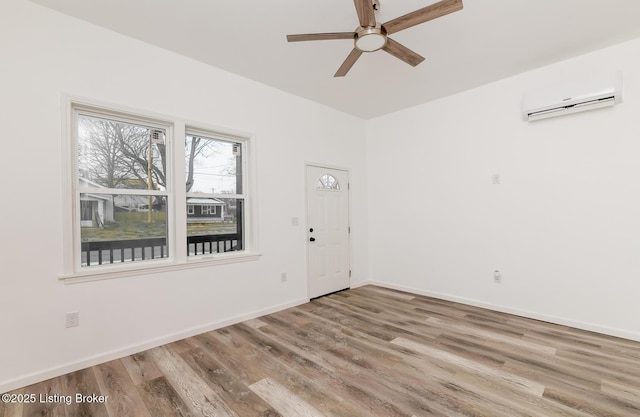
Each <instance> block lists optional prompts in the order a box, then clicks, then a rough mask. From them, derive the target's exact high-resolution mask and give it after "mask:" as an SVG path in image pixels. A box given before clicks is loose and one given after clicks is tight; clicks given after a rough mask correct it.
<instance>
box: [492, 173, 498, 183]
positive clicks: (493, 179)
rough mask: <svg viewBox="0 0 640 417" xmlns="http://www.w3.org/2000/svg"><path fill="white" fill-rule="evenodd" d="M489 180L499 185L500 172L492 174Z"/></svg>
mask: <svg viewBox="0 0 640 417" xmlns="http://www.w3.org/2000/svg"><path fill="white" fill-rule="evenodd" d="M491 182H492V183H493V185H499V184H500V174H493V175H492V176H491Z"/></svg>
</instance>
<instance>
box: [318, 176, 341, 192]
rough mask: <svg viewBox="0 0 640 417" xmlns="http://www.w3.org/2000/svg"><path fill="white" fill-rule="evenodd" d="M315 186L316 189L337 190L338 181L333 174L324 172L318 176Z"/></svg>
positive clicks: (338, 186) (338, 187)
mask: <svg viewBox="0 0 640 417" xmlns="http://www.w3.org/2000/svg"><path fill="white" fill-rule="evenodd" d="M316 188H317V189H318V190H339V189H340V183H339V182H338V180H337V179H336V177H334V176H333V175H329V174H324V175H323V176H321V177H320V178H318V182H317V183H316Z"/></svg>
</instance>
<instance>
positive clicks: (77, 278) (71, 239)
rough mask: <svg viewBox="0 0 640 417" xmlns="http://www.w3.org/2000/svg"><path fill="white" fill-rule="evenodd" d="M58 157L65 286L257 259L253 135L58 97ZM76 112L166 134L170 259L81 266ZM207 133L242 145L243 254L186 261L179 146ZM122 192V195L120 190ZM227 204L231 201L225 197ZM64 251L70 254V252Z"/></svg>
mask: <svg viewBox="0 0 640 417" xmlns="http://www.w3.org/2000/svg"><path fill="white" fill-rule="evenodd" d="M62 109H63V111H62V126H63V132H62V133H63V140H62V146H63V149H62V154H63V180H64V181H65V186H63V187H62V188H63V209H64V210H63V213H64V218H63V245H62V248H63V253H62V259H63V272H62V274H61V275H60V276H59V278H60V279H61V280H63V281H64V282H65V283H77V282H86V281H95V280H102V279H112V278H121V277H128V276H136V275H143V274H151V273H157V272H162V271H174V270H184V269H188V268H200V267H208V266H215V265H218V264H228V263H236V262H245V261H253V260H257V259H259V257H260V256H261V253H260V249H259V239H258V227H257V222H256V219H257V218H258V216H257V204H256V198H255V196H256V189H255V183H256V181H255V180H256V178H257V177H256V146H255V135H253V134H249V133H246V132H241V131H235V130H230V129H224V128H220V127H217V126H211V125H208V124H206V123H201V122H194V121H189V120H185V119H182V118H179V117H173V116H167V115H160V114H156V113H151V112H145V111H141V110H138V109H131V108H128V107H126V106H121V105H113V104H110V103H104V102H100V101H96V100H92V99H87V98H82V97H76V96H71V95H63V97H62ZM77 109H82V110H85V111H92V112H94V113H98V114H101V115H104V116H107V117H108V116H109V115H111V116H112V117H114V118H116V119H119V120H122V119H124V120H130V121H133V122H135V123H143V124H149V123H151V124H157V125H159V126H162V128H164V129H167V130H166V132H167V133H166V142H167V143H166V146H167V155H171V159H169V158H168V159H167V174H166V175H167V177H168V178H169V181H168V183H167V184H166V188H167V191H166V193H167V194H168V197H167V200H168V204H167V210H168V215H167V246H168V250H169V255H168V257H166V258H159V259H154V260H149V261H145V262H124V263H117V264H116V263H114V264H105V265H100V266H92V267H81V266H80V259H81V253H80V246H81V242H80V217H79V216H80V214H81V213H80V201H79V198H78V197H77V196H79V186H78V184H79V181H78V154H77V139H76V136H77V134H76V129H77V121H76V119H75V113H76V111H77ZM187 131H189V133H190V134H192V133H193V132H203V133H204V132H206V135H205V136H211V135H215V136H214V137H221V138H224V137H226V138H229V140H233V141H241V142H242V143H243V145H244V150H243V160H242V163H243V187H244V188H243V190H245V192H244V194H243V197H242V198H244V204H245V213H244V214H245V222H244V249H243V250H242V251H238V252H225V253H223V254H212V255H208V256H199V257H188V256H187V244H186V241H187V231H186V228H187V205H186V204H185V201H186V197H187V193H186V190H185V187H184V184H185V181H186V178H185V166H184V165H185V160H184V149H185V146H184V140H185V137H186V134H187V133H186V132H187ZM122 191H127V190H122ZM225 197H226V198H234V195H233V194H232V195H227V196H225ZM69 248H73V249H72V250H69Z"/></svg>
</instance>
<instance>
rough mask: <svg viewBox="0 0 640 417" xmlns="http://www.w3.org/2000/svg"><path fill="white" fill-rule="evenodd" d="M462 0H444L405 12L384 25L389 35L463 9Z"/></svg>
mask: <svg viewBox="0 0 640 417" xmlns="http://www.w3.org/2000/svg"><path fill="white" fill-rule="evenodd" d="M462 7H463V5H462V0H442V1H439V2H438V3H434V4H432V5H429V6H427V7H423V8H422V9H418V10H416V11H414V12H411V13H408V14H405V15H404V16H400V17H398V18H395V19H393V20H390V21H388V22H387V23H383V24H382V27H383V28H384V29H385V30H386V31H387V34H388V35H391V34H392V33H396V32H399V31H401V30H404V29H407V28H410V27H412V26H415V25H419V24H420V23H424V22H428V21H429V20H433V19H437V18H438V17H442V16H444V15H447V14H449V13H453V12H457V11H458V10H462Z"/></svg>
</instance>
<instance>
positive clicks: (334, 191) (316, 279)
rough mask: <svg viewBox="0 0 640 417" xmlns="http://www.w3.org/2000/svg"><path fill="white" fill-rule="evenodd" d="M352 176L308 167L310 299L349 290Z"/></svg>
mask: <svg viewBox="0 0 640 417" xmlns="http://www.w3.org/2000/svg"><path fill="white" fill-rule="evenodd" d="M349 265H350V260H349V173H348V172H347V171H343V170H339V169H333V168H324V167H319V166H313V165H307V269H308V271H307V274H308V275H307V276H308V278H307V279H308V288H309V298H314V297H319V296H321V295H324V294H328V293H331V292H334V291H339V290H343V289H345V288H349V275H350V274H349Z"/></svg>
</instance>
